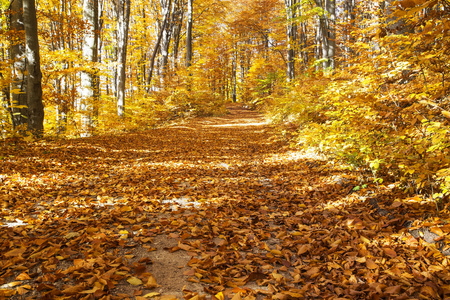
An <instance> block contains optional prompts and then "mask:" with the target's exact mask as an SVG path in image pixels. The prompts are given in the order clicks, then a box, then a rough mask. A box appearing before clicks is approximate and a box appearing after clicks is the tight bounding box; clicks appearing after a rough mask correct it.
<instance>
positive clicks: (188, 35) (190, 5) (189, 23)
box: [186, 0, 194, 68]
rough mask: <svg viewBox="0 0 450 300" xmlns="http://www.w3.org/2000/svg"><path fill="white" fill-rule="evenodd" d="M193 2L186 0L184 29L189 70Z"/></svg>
mask: <svg viewBox="0 0 450 300" xmlns="http://www.w3.org/2000/svg"><path fill="white" fill-rule="evenodd" d="M193 2H194V0H188V1H187V3H188V11H187V28H186V67H187V68H189V67H190V66H191V64H192V26H193V19H192V16H193V4H194V3H193Z"/></svg>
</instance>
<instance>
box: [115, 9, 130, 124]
mask: <svg viewBox="0 0 450 300" xmlns="http://www.w3.org/2000/svg"><path fill="white" fill-rule="evenodd" d="M130 5H131V3H130V0H119V8H118V23H117V43H118V57H117V60H118V64H117V75H118V78H117V89H116V90H117V115H118V116H119V117H123V116H124V114H125V81H126V73H125V67H126V59H127V46H128V29H129V24H130Z"/></svg>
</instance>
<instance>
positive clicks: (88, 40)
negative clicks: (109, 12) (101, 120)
mask: <svg viewBox="0 0 450 300" xmlns="http://www.w3.org/2000/svg"><path fill="white" fill-rule="evenodd" d="M83 21H84V22H85V23H86V25H87V30H86V32H85V34H84V36H83V49H82V50H83V58H84V59H85V60H86V61H88V62H89V63H96V62H97V59H98V0H84V3H83ZM96 88H97V82H96V69H95V67H92V68H91V69H90V70H89V71H83V72H81V88H80V97H81V103H80V111H81V130H80V135H81V137H87V136H90V135H91V134H92V131H93V127H94V120H93V117H94V116H93V115H94V106H95V102H96V101H97V100H98V99H96V96H97V95H98V93H96V92H95V90H96Z"/></svg>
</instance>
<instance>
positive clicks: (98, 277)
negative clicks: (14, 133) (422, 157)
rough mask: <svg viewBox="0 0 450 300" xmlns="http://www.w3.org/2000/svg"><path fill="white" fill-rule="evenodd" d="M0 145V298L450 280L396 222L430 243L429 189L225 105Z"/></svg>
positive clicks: (438, 233) (290, 289)
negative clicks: (415, 194) (205, 113)
mask: <svg viewBox="0 0 450 300" xmlns="http://www.w3.org/2000/svg"><path fill="white" fill-rule="evenodd" d="M1 150H2V156H3V160H2V161H1V162H0V166H1V173H0V182H1V185H0V199H1V206H2V211H1V222H2V224H3V226H2V227H0V237H1V239H0V295H2V297H3V298H11V299H27V298H31V299H33V298H43V299H102V298H103V299H124V298H129V299H148V298H152V297H160V298H161V299H174V298H176V297H178V298H181V297H183V296H184V298H186V299H191V298H194V297H199V298H202V297H203V296H202V295H205V294H211V295H215V297H217V298H218V299H234V300H236V299H255V298H256V299H264V298H266V299H301V298H305V299H314V298H316V299H327V298H329V299H335V298H343V299H368V298H369V299H381V298H383V299H388V298H395V299H402V298H403V299H411V298H425V299H430V298H431V299H432V298H436V299H438V298H445V297H448V294H449V293H450V285H449V280H450V277H449V273H448V259H447V258H446V257H445V256H444V255H443V254H442V253H441V252H440V251H439V250H438V249H437V248H436V245H434V244H428V243H426V242H425V241H424V240H423V239H422V238H421V235H422V236H423V234H420V231H418V230H416V231H415V232H411V233H413V234H411V233H410V232H409V229H406V228H405V226H406V224H407V222H406V221H410V222H409V223H411V221H413V222H415V223H413V224H412V225H413V226H416V227H417V226H418V225H420V224H422V225H423V226H426V227H427V228H429V229H428V231H427V232H428V234H429V233H430V232H431V233H433V234H434V235H433V237H435V238H437V240H439V241H440V242H441V245H444V247H445V243H446V235H447V232H448V231H449V229H450V227H449V225H447V223H446V221H445V220H446V217H447V212H442V214H441V216H440V218H437V217H433V216H434V212H433V207H432V206H431V205H429V204H427V203H422V202H420V201H418V200H420V199H415V198H407V197H406V196H404V195H402V194H401V193H399V192H398V191H396V190H395V189H392V188H388V187H384V186H382V187H380V188H379V189H375V187H374V191H369V190H368V189H361V190H359V191H357V192H353V191H354V187H355V186H356V185H358V182H357V181H356V179H355V178H356V177H355V176H354V174H350V173H345V172H344V171H343V170H342V169H341V168H339V167H338V166H335V165H333V163H331V162H327V161H324V160H320V159H319V158H318V157H316V156H314V155H306V154H305V153H300V152H298V151H296V150H295V149H291V148H289V147H287V145H286V143H285V142H284V141H282V140H280V139H279V138H277V137H276V136H275V134H274V129H273V128H271V127H270V126H268V125H267V124H265V123H264V122H263V119H262V118H261V117H260V116H259V115H258V114H256V113H253V112H250V111H247V110H244V109H241V108H239V107H231V108H230V114H229V115H227V116H225V117H223V118H206V119H196V120H194V121H192V122H189V123H185V124H178V125H176V126H172V127H169V128H163V129H157V130H152V131H148V132H145V133H136V134H126V135H121V136H109V137H93V138H88V139H78V140H71V141H47V142H38V143H32V144H20V143H19V144H7V145H2V149H1ZM426 218H428V219H426ZM425 219H426V221H427V223H428V224H427V223H421V221H422V220H425ZM405 222H406V223H405ZM412 229H414V227H413V228H412ZM413 235H414V236H416V237H414V236H413ZM170 262H173V263H172V264H170ZM184 285H185V288H184V289H183V286H184ZM176 289H179V290H176ZM194 299H198V298H194Z"/></svg>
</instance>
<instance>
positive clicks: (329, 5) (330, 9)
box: [324, 0, 336, 70]
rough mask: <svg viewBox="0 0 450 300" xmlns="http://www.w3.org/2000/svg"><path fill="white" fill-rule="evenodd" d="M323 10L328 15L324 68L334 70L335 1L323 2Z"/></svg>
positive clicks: (327, 0)
mask: <svg viewBox="0 0 450 300" xmlns="http://www.w3.org/2000/svg"><path fill="white" fill-rule="evenodd" d="M325 10H326V11H327V13H328V17H327V18H326V36H325V38H326V40H327V43H326V49H324V52H326V58H327V62H326V67H327V68H331V69H332V70H334V69H335V67H336V65H335V54H336V0H325Z"/></svg>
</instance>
